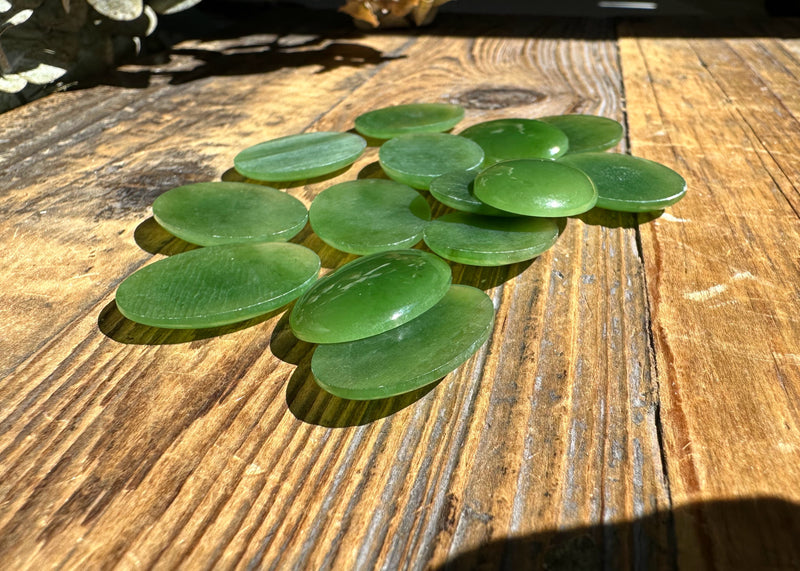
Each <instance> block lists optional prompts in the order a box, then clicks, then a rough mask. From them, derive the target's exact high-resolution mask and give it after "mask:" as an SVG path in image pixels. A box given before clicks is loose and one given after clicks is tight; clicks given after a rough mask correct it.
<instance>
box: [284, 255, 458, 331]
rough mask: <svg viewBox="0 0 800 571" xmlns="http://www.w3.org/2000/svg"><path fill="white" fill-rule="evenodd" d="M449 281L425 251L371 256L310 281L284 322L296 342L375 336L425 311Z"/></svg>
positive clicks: (442, 266) (447, 269) (436, 259)
mask: <svg viewBox="0 0 800 571" xmlns="http://www.w3.org/2000/svg"><path fill="white" fill-rule="evenodd" d="M451 279H452V276H451V272H450V266H448V265H447V263H446V262H445V261H444V260H442V259H441V258H439V257H438V256H435V255H433V254H430V253H428V252H423V251H421V250H396V251H392V252H381V253H378V254H371V255H369V256H364V257H363V258H358V259H357V260H353V261H352V262H350V263H348V264H345V265H344V266H342V267H341V268H339V269H338V270H336V271H335V272H333V273H331V274H329V275H327V276H325V277H323V278H322V279H320V280H319V281H318V282H317V283H315V284H314V285H313V286H312V287H311V288H310V289H309V290H308V291H307V292H306V293H305V294H304V295H303V296H302V297H301V298H300V299H299V300H298V301H297V303H296V304H295V306H294V309H293V310H292V314H291V317H290V320H289V322H290V325H291V327H292V331H294V334H295V335H296V336H297V337H298V338H299V339H302V340H303V341H309V342H311V343H340V342H344V341H354V340H356V339H362V338H364V337H370V336H372V335H378V334H379V333H383V332H384V331H388V330H389V329H393V328H395V327H397V326H399V325H401V324H403V323H406V322H407V321H410V320H412V319H414V318H415V317H417V316H418V315H420V314H421V313H423V312H425V311H427V310H428V309H430V308H431V307H432V306H433V305H435V304H436V303H437V302H438V301H439V300H440V299H441V298H442V296H444V294H445V293H446V292H447V290H448V288H449V286H450V281H451Z"/></svg>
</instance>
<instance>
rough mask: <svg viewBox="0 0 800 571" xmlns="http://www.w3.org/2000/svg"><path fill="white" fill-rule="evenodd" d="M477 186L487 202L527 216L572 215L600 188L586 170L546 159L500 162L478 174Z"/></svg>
mask: <svg viewBox="0 0 800 571" xmlns="http://www.w3.org/2000/svg"><path fill="white" fill-rule="evenodd" d="M576 156H579V155H576ZM474 190H475V196H477V197H478V198H479V199H480V200H482V201H483V202H485V203H486V204H489V205H490V206H494V207H495V208H499V209H500V210H507V211H508V212H515V213H517V214H524V215H526V216H545V217H561V216H572V215H574V214H580V213H581V212H586V211H587V210H589V209H591V208H592V207H593V206H594V205H595V202H597V191H596V190H595V188H594V185H593V184H592V181H591V180H589V178H588V177H587V176H586V175H585V174H583V172H581V171H579V170H578V169H575V168H572V167H568V166H566V165H565V164H562V163H561V162H555V161H546V160H518V161H505V162H502V163H497V164H496V165H494V166H491V167H489V168H488V169H486V170H484V171H482V172H481V173H480V174H479V175H478V176H477V178H476V179H475V184H474Z"/></svg>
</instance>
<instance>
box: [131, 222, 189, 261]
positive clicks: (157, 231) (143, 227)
mask: <svg viewBox="0 0 800 571" xmlns="http://www.w3.org/2000/svg"><path fill="white" fill-rule="evenodd" d="M133 240H134V241H135V242H136V245H137V246H139V247H140V248H141V249H142V250H144V251H145V252H148V253H150V254H162V255H164V256H174V255H175V254H182V253H183V252H188V251H189V250H196V249H197V248H199V247H200V246H197V245H196V244H190V243H189V242H186V241H185V240H181V239H180V238H178V237H176V236H173V235H172V234H170V233H169V232H167V231H166V230H165V229H164V228H163V227H162V226H161V225H160V224H159V223H158V222H156V219H155V218H153V217H152V216H151V217H150V218H148V219H147V220H145V221H144V222H142V223H141V224H139V225H138V226H137V227H136V230H134V231H133Z"/></svg>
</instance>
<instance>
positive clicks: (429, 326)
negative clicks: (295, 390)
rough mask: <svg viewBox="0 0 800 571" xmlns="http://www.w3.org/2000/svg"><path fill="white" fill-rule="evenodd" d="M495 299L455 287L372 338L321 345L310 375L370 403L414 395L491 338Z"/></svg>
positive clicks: (344, 394)
mask: <svg viewBox="0 0 800 571" xmlns="http://www.w3.org/2000/svg"><path fill="white" fill-rule="evenodd" d="M493 322H494V307H493V306H492V300H491V299H490V298H489V296H487V295H486V294H485V293H483V292H482V291H481V290H479V289H476V288H473V287H470V286H464V285H454V286H451V287H450V289H449V291H448V292H447V294H446V295H445V296H444V297H443V298H442V299H441V300H440V301H439V303H437V304H436V305H434V306H433V307H432V308H430V309H429V310H428V311H426V312H425V313H423V314H422V315H420V316H419V317H417V318H416V319H414V320H412V321H409V322H407V323H405V324H403V325H401V326H399V327H397V328H395V329H392V330H390V331H386V332H384V333H381V334H380V335H376V336H373V337H368V338H366V339H361V340H359V341H351V342H349V343H334V344H330V345H320V346H319V347H317V349H316V351H315V352H314V355H313V357H312V358H311V372H312V373H313V374H314V377H315V379H316V381H317V383H318V384H319V385H320V386H321V387H322V388H323V389H325V390H326V391H328V392H330V393H332V394H334V395H336V396H338V397H342V398H347V399H357V400H369V399H379V398H386V397H390V396H394V395H399V394H403V393H407V392H410V391H413V390H414V389H417V388H420V387H423V386H425V385H427V384H429V383H432V382H434V381H435V380H437V379H439V378H441V377H443V376H444V375H446V374H447V373H449V372H451V371H453V370H454V369H456V368H457V367H458V366H459V365H461V364H462V363H463V362H464V361H466V360H467V359H469V357H470V356H472V355H473V354H474V353H475V352H476V351H477V350H478V349H479V348H480V346H481V345H483V344H484V343H485V342H486V340H487V339H488V338H489V335H490V333H491V331H492V324H493Z"/></svg>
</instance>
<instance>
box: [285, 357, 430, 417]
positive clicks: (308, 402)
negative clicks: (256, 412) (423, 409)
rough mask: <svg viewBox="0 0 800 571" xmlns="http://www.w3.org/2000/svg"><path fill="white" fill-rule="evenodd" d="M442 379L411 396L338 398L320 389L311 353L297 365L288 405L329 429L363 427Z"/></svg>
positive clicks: (288, 390)
mask: <svg viewBox="0 0 800 571" xmlns="http://www.w3.org/2000/svg"><path fill="white" fill-rule="evenodd" d="M439 382H441V379H439V380H437V381H435V382H433V383H431V384H429V385H426V386H424V387H421V388H419V389H417V390H415V391H412V392H410V393H406V394H403V395H398V396H396V397H389V398H384V399H376V400H369V401H358V400H349V399H343V398H339V397H337V396H334V395H332V394H330V393H329V392H327V391H325V390H323V389H322V388H320V386H319V385H317V383H316V382H315V381H314V376H313V374H312V373H311V353H310V352H309V354H308V355H307V358H306V359H304V360H303V361H301V362H300V363H299V364H298V365H297V369H295V371H294V374H293V375H292V377H291V379H289V384H288V385H287V386H286V405H287V406H288V407H289V410H290V411H291V412H292V414H293V415H294V416H295V417H296V418H297V419H299V420H302V421H303V422H307V423H309V424H315V425H318V426H326V427H328V428H344V427H348V426H362V425H364V424H369V423H371V422H374V421H376V420H379V419H381V418H386V417H387V416H391V415H393V414H394V413H396V412H398V411H400V410H402V409H404V408H406V407H407V406H410V405H412V404H414V403H415V402H417V401H418V400H420V399H421V398H422V397H424V396H425V395H426V394H428V393H429V392H431V391H432V390H433V389H434V388H436V386H437V385H438V384H439Z"/></svg>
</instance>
